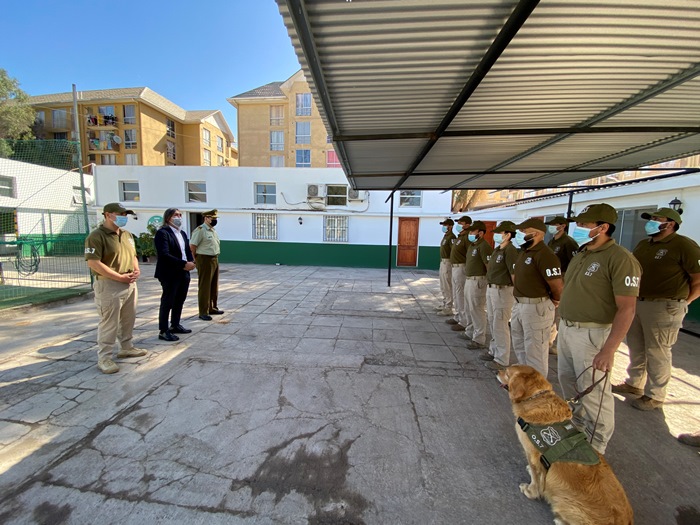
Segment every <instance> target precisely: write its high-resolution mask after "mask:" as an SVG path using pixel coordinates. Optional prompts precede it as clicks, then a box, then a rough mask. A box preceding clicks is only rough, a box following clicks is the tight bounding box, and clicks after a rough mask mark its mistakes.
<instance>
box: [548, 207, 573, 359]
mask: <svg viewBox="0 0 700 525" xmlns="http://www.w3.org/2000/svg"><path fill="white" fill-rule="evenodd" d="M545 224H546V225H547V231H548V232H549V233H551V234H552V235H553V237H552V238H551V239H550V240H549V242H548V243H547V246H549V248H550V250H552V251H553V252H554V255H556V256H557V257H559V262H560V263H561V277H562V279H566V269H567V268H568V267H569V262H571V259H573V257H574V255H576V252H577V251H578V244H576V241H575V240H573V239H572V238H571V237H570V236H569V235H568V234H567V233H566V229H567V227H568V224H569V221H568V220H566V219H565V218H564V217H554V218H553V219H552V220H550V221H549V222H546V223H545ZM557 326H559V308H557V309H556V310H555V311H554V324H553V325H552V333H551V334H550V337H549V353H550V354H554V355H556V354H557V343H556V340H557Z"/></svg>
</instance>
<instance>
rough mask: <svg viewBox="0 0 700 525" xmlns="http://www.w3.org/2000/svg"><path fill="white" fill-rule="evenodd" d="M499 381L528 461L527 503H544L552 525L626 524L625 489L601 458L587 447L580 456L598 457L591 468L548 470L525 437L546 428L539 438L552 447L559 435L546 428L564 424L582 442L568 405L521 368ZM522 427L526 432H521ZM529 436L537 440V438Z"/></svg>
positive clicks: (562, 465)
mask: <svg viewBox="0 0 700 525" xmlns="http://www.w3.org/2000/svg"><path fill="white" fill-rule="evenodd" d="M498 380H499V381H500V382H501V385H502V386H503V387H504V388H506V389H507V390H508V396H509V397H510V401H511V405H512V407H513V414H515V416H516V418H518V420H519V421H520V422H516V424H515V430H516V433H517V435H518V439H519V440H520V444H521V445H522V447H523V450H524V451H525V455H526V456H527V471H528V472H529V474H530V483H529V484H528V483H521V484H520V491H521V492H522V493H523V494H525V496H527V497H528V498H530V499H538V498H544V499H545V500H546V501H547V502H548V503H549V504H550V506H551V508H552V512H553V513H554V523H555V524H557V525H594V524H595V525H618V524H619V525H631V524H632V523H633V522H634V517H633V513H632V507H631V506H630V504H629V501H628V500H627V495H626V494H625V490H624V489H623V488H622V485H621V484H620V482H619V481H618V479H617V478H616V477H615V474H614V473H613V471H612V469H611V468H610V465H608V463H607V462H606V461H605V458H604V457H603V456H601V455H600V454H598V452H596V451H595V450H593V449H592V448H590V449H589V448H588V444H587V443H582V444H581V445H580V446H582V447H586V450H584V452H585V453H586V454H588V455H589V460H590V461H589V462H591V463H593V462H595V456H593V455H592V454H595V455H597V456H598V458H599V460H600V461H599V462H597V463H596V464H581V463H577V462H573V461H571V460H566V461H565V460H561V459H560V460H558V461H554V462H552V463H551V466H550V467H549V469H547V468H546V467H545V466H544V464H543V462H542V461H541V457H542V452H541V450H545V452H546V449H544V448H543V449H539V448H538V446H537V445H535V444H534V443H533V442H532V441H531V440H530V438H529V437H528V433H529V434H531V435H533V434H535V432H534V431H533V430H531V429H533V428H536V427H540V428H541V427H546V428H545V429H544V431H543V432H541V435H542V436H543V438H544V440H545V441H547V442H548V443H549V444H552V443H550V442H554V444H555V445H556V439H551V436H552V435H554V436H556V438H558V437H559V434H558V433H557V432H556V430H554V431H552V428H553V427H551V425H556V424H558V423H562V422H564V424H565V425H567V428H569V429H572V430H571V432H574V433H575V434H576V437H577V438H578V439H579V441H583V439H582V438H581V436H580V435H578V434H577V433H576V431H575V429H574V428H573V425H571V424H570V421H569V420H570V419H571V409H570V408H569V405H568V404H567V402H566V401H564V400H563V399H562V398H561V397H559V396H558V395H557V394H556V393H554V391H553V390H552V385H551V383H550V382H549V381H547V380H546V379H545V378H544V376H542V374H540V373H539V372H538V371H537V370H535V369H534V368H532V367H530V366H524V365H514V366H510V367H508V368H506V369H505V370H501V371H500V372H498ZM526 424H527V425H528V426H525V428H526V429H529V432H528V433H526V432H525V431H524V430H523V426H524V425H526ZM557 428H561V426H560V427H557ZM533 437H534V438H537V439H541V438H540V436H539V435H533ZM540 445H541V443H540ZM541 446H542V445H541ZM545 463H546V461H545Z"/></svg>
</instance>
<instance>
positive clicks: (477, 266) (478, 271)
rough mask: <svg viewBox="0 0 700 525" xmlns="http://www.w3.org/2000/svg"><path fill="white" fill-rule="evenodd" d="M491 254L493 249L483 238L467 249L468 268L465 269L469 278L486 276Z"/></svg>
mask: <svg viewBox="0 0 700 525" xmlns="http://www.w3.org/2000/svg"><path fill="white" fill-rule="evenodd" d="M491 253H493V248H491V245H490V244H489V243H487V242H486V239H484V238H483V237H482V238H481V239H477V240H476V241H475V242H473V243H471V246H469V248H468V249H467V267H466V268H465V270H466V274H467V277H478V276H481V275H486V265H487V264H488V263H489V256H490V255H491Z"/></svg>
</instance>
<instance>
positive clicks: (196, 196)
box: [187, 182, 207, 202]
mask: <svg viewBox="0 0 700 525" xmlns="http://www.w3.org/2000/svg"><path fill="white" fill-rule="evenodd" d="M187 202H207V183H206V182H188V183H187Z"/></svg>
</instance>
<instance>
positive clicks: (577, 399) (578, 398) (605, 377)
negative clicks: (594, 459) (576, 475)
mask: <svg viewBox="0 0 700 525" xmlns="http://www.w3.org/2000/svg"><path fill="white" fill-rule="evenodd" d="M589 368H593V365H591V366H589V367H587V368H585V369H584V370H583V372H581V373H580V374H579V375H577V376H576V384H578V380H579V378H580V377H581V376H582V375H583V374H585V373H586V372H587V371H588V369H589ZM595 372H596V369H595V368H593V377H592V382H591V386H589V387H588V388H586V389H585V390H584V391H583V392H579V391H578V388H576V387H575V386H574V389H575V390H576V395H575V396H574V397H572V398H571V399H567V400H566V402H567V403H568V404H569V405H570V406H571V405H577V404H579V403H580V402H581V398H582V397H584V396H587V395H588V394H590V393H591V392H592V391H593V389H594V388H595V387H596V386H598V385H599V384H600V383H601V382H602V381H603V380H605V384H604V385H603V390H605V388H606V387H607V386H608V380H609V379H610V373H609V372H604V373H603V377H601V378H600V379H598V380H597V381H596V379H595ZM572 408H573V407H572ZM602 408H603V396H600V403H598V413H597V414H596V417H595V422H594V423H593V430H592V432H591V438H590V440H589V443H591V444H593V436H595V430H596V428H598V419H599V418H600V412H601V410H602Z"/></svg>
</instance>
